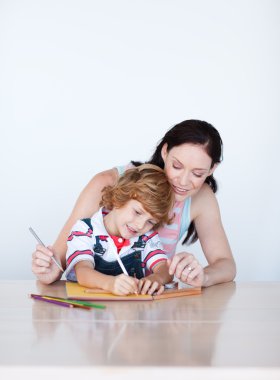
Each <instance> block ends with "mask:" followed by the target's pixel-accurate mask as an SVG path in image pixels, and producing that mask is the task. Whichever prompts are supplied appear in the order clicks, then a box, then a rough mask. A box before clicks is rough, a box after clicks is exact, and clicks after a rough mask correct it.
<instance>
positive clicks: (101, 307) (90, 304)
mask: <svg viewBox="0 0 280 380" xmlns="http://www.w3.org/2000/svg"><path fill="white" fill-rule="evenodd" d="M42 297H45V298H49V299H54V300H58V301H61V302H67V303H71V304H73V305H76V306H87V307H88V308H92V307H93V308H97V309H105V308H106V306H105V305H101V304H96V303H92V302H88V301H81V300H69V299H67V298H61V297H51V296H45V295H44V296H42Z"/></svg>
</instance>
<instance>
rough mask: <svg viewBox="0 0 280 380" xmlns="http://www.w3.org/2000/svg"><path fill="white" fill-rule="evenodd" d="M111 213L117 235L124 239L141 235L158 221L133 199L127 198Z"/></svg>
mask: <svg viewBox="0 0 280 380" xmlns="http://www.w3.org/2000/svg"><path fill="white" fill-rule="evenodd" d="M111 213H113V218H114V222H115V227H116V231H117V232H118V233H117V234H116V235H117V236H122V237H123V238H124V239H131V238H133V237H135V236H140V235H143V234H144V233H146V232H148V231H149V230H152V229H153V227H154V225H155V224H157V223H158V221H157V220H155V218H153V217H152V215H151V214H149V213H148V212H147V211H146V210H145V209H144V208H143V206H142V204H141V203H140V202H138V201H136V200H135V199H131V200H129V201H128V202H127V203H126V204H125V205H124V206H123V207H121V208H114V209H113V210H112V211H111V212H110V214H111Z"/></svg>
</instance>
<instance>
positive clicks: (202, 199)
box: [191, 183, 217, 219]
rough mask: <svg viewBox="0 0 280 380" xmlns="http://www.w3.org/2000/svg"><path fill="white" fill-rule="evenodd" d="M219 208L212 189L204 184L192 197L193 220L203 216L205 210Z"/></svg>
mask: <svg viewBox="0 0 280 380" xmlns="http://www.w3.org/2000/svg"><path fill="white" fill-rule="evenodd" d="M212 207H217V199H216V195H215V193H214V192H213V190H212V189H211V187H210V186H209V185H208V184H207V183H204V184H203V185H202V187H201V189H200V190H199V191H198V192H197V193H196V194H195V195H194V196H192V206H191V208H192V210H191V211H192V219H195V217H196V216H197V215H199V214H201V213H202V212H203V211H204V210H205V209H209V208H212Z"/></svg>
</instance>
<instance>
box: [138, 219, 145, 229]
mask: <svg viewBox="0 0 280 380" xmlns="http://www.w3.org/2000/svg"><path fill="white" fill-rule="evenodd" d="M145 223H146V221H145V220H144V219H142V218H139V219H138V220H137V223H136V227H137V230H138V231H139V230H142V229H143V228H144V226H145Z"/></svg>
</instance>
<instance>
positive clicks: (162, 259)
mask: <svg viewBox="0 0 280 380" xmlns="http://www.w3.org/2000/svg"><path fill="white" fill-rule="evenodd" d="M160 261H166V259H164V258H163V257H162V258H161V259H158V260H156V261H155V262H154V263H153V264H152V265H150V269H153V267H154V266H155V265H156V264H157V263H159V262H160Z"/></svg>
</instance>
